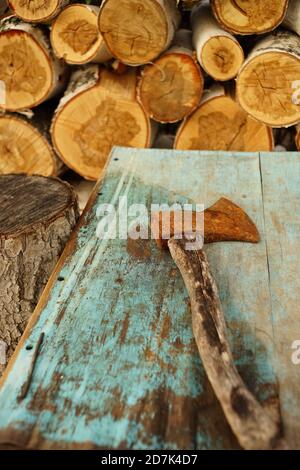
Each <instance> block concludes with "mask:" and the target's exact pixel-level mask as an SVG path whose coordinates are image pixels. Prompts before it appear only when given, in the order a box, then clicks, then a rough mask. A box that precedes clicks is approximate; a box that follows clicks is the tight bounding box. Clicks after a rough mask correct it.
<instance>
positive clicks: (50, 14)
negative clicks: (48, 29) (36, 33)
mask: <svg viewBox="0 0 300 470" xmlns="http://www.w3.org/2000/svg"><path fill="white" fill-rule="evenodd" d="M68 3H69V0H9V6H10V8H11V10H12V11H13V12H14V14H15V15H17V16H18V17H19V18H21V19H22V20H24V21H28V22H30V23H47V22H49V21H50V20H52V19H53V18H55V16H56V15H58V13H59V12H60V11H61V10H62V9H63V8H64V7H65V6H66V5H68Z"/></svg>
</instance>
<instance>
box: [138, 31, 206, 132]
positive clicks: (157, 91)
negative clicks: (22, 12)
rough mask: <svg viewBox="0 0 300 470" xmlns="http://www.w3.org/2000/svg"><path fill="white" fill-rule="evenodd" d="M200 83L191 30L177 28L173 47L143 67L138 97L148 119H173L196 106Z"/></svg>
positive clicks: (184, 114) (185, 114)
mask: <svg viewBox="0 0 300 470" xmlns="http://www.w3.org/2000/svg"><path fill="white" fill-rule="evenodd" d="M203 84H204V80H203V76H202V72H201V70H200V67H199V65H198V63H197V61H196V57H195V54H194V52H193V49H192V37H191V32H190V31H188V30H179V31H178V32H177V33H176V34H175V38H174V41H173V45H172V47H171V48H170V49H169V50H168V51H167V52H165V53H164V54H162V55H161V56H160V57H159V58H158V59H156V60H155V61H154V62H153V63H152V64H151V65H147V66H146V67H145V68H144V70H143V72H142V77H141V80H140V82H139V87H138V98H139V100H140V102H141V104H142V105H143V108H144V110H145V111H146V113H147V114H148V116H149V117H150V118H152V119H154V120H155V121H158V122H162V123H166V122H176V121H180V120H182V119H183V118H184V117H186V116H188V115H189V114H191V113H192V112H193V111H194V110H195V109H196V107H197V106H198V105H199V103H200V100H201V96H202V92H203Z"/></svg>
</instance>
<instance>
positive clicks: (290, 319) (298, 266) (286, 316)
mask: <svg viewBox="0 0 300 470" xmlns="http://www.w3.org/2000/svg"><path fill="white" fill-rule="evenodd" d="M260 158H261V174H262V187H263V200H264V214H265V230H266V238H267V254H268V262H269V273H270V292H271V299H272V319H273V325H274V333H273V334H274V342H275V344H276V356H275V364H276V373H277V376H278V382H279V391H280V404H281V414H282V419H283V425H284V431H285V434H286V435H287V437H288V440H289V442H290V445H291V447H292V448H299V447H300V387H299V377H300V366H299V365H298V366H297V365H296V364H293V362H292V353H293V350H292V344H293V342H294V341H295V340H300V326H299V305H300V281H299V272H300V257H299V248H300V245H299V234H300V210H299V209H300V155H299V153H276V154H268V153H266V154H261V157H260Z"/></svg>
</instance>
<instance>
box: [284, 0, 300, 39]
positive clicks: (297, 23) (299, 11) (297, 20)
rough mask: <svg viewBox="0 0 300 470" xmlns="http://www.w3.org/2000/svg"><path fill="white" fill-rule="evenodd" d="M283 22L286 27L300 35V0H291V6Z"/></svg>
mask: <svg viewBox="0 0 300 470" xmlns="http://www.w3.org/2000/svg"><path fill="white" fill-rule="evenodd" d="M282 24H283V26H284V27H285V28H287V29H290V30H291V31H294V32H295V33H297V34H298V35H300V3H299V1H298V0H289V6H288V9H287V12H286V15H285V18H284V20H283V23H282Z"/></svg>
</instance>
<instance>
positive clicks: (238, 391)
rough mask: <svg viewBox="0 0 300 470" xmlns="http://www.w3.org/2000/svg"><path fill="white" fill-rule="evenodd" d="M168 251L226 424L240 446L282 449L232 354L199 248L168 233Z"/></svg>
mask: <svg viewBox="0 0 300 470" xmlns="http://www.w3.org/2000/svg"><path fill="white" fill-rule="evenodd" d="M168 245H169V249H170V252H171V256H172V258H173V260H174V261H175V263H176V265H177V267H178V268H179V270H180V272H181V275H182V277H183V280H184V282H185V285H186V288H187V290H188V292H189V296H190V300H191V309H192V324H193V332H194V336H195V340H196V343H197V346H198V350H199V354H200V357H201V360H202V363H203V366H204V368H205V371H206V373H207V376H208V379H209V381H210V383H211V385H212V388H213V390H214V392H215V395H216V397H217V399H218V400H219V402H220V404H221V406H222V409H223V412H224V414H225V416H226V419H227V421H228V424H229V425H230V427H231V429H232V431H233V433H234V434H235V436H236V437H237V439H238V441H239V443H240V445H241V446H242V447H243V448H244V449H249V450H251V449H265V450H266V449H284V448H287V446H286V444H285V442H284V440H283V439H281V438H280V432H279V429H278V425H277V424H276V423H275V422H274V421H273V420H272V419H271V417H270V416H269V415H268V413H267V412H266V411H265V410H264V409H263V407H262V406H261V405H260V403H259V402H258V401H257V400H256V399H255V398H254V396H253V395H252V394H251V393H250V391H249V390H248V389H247V387H246V385H245V384H244V382H243V380H242V378H241V377H240V375H239V373H238V371H237V369H236V367H235V364H234V361H233V357H232V353H231V350H230V345H229V342H228V338H227V332H226V324H225V318H224V314H223V311H222V307H221V302H220V298H219V293H218V288H217V285H216V282H215V280H214V278H213V276H212V274H211V272H210V269H209V264H208V261H207V258H206V255H205V253H204V252H203V251H202V250H197V251H187V250H186V240H176V239H174V238H172V239H170V240H169V242H168Z"/></svg>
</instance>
